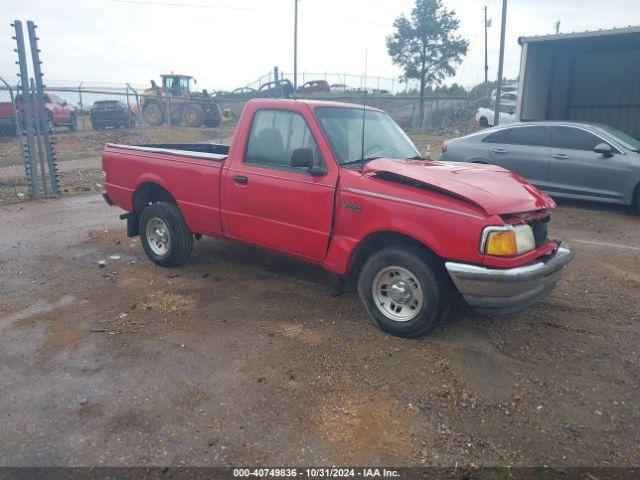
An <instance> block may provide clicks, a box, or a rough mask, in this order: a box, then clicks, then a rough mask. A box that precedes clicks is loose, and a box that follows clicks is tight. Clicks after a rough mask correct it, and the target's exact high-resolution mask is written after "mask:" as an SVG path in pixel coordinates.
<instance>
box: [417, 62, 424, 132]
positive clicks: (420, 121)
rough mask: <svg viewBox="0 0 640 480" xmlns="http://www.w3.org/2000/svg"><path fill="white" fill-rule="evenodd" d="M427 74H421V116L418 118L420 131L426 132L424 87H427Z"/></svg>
mask: <svg viewBox="0 0 640 480" xmlns="http://www.w3.org/2000/svg"><path fill="white" fill-rule="evenodd" d="M424 77H425V75H424V72H423V73H422V75H421V76H420V112H419V114H420V117H419V120H418V127H419V129H420V133H424V89H425V78H424Z"/></svg>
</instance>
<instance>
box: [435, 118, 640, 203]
mask: <svg viewBox="0 0 640 480" xmlns="http://www.w3.org/2000/svg"><path fill="white" fill-rule="evenodd" d="M441 150H442V153H441V154H440V160H442V161H448V162H473V163H491V164H494V165H500V166H501V167H504V168H506V169H508V170H511V171H513V172H515V173H517V174H518V175H520V176H521V177H524V178H525V179H527V180H528V181H529V182H531V183H532V184H534V185H535V186H536V187H538V188H540V189H541V190H544V191H546V192H547V193H548V194H549V195H551V196H556V197H565V198H576V199H586V200H596V201H601V202H609V203H620V204H624V205H632V206H634V207H635V208H636V210H637V211H639V212H640V153H639V152H640V141H639V140H637V139H636V138H633V137H632V136H630V135H627V134H626V133H624V132H621V131H619V130H616V129H615V128H612V127H608V126H605V125H597V124H589V123H576V122H558V121H555V122H535V123H513V124H510V125H507V126H504V127H502V126H501V127H496V128H490V129H487V130H482V131H480V132H476V133H472V134H471V135H467V136H465V137H460V138H455V139H451V140H447V141H445V142H444V144H443V145H442V149H441Z"/></svg>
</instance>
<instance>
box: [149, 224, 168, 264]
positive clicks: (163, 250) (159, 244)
mask: <svg viewBox="0 0 640 480" xmlns="http://www.w3.org/2000/svg"><path fill="white" fill-rule="evenodd" d="M147 242H148V243H149V248H151V251H152V252H153V253H155V254H156V255H160V256H163V255H166V254H167V252H168V251H169V248H170V247H171V237H170V236H169V228H168V227H167V224H166V223H164V221H162V220H161V219H159V218H158V217H153V218H152V219H151V220H149V221H148V222H147Z"/></svg>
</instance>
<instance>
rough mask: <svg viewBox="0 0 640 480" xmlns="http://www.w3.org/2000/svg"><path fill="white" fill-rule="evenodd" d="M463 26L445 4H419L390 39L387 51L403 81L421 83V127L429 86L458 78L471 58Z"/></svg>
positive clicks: (434, 0)
mask: <svg viewBox="0 0 640 480" xmlns="http://www.w3.org/2000/svg"><path fill="white" fill-rule="evenodd" d="M459 25H460V22H459V21H458V19H457V18H456V14H455V10H447V9H446V8H445V7H444V5H443V4H442V1H441V0H416V5H415V7H414V8H413V10H412V11H411V15H410V17H409V18H407V17H406V16H405V15H404V14H403V15H400V16H399V17H398V18H396V19H395V20H394V22H393V27H394V29H395V31H394V32H393V33H392V34H391V35H389V36H387V51H388V52H389V55H390V56H391V60H392V61H393V63H394V64H396V65H399V66H400V67H402V69H403V70H404V75H403V76H402V79H403V80H405V81H406V80H409V79H415V80H418V81H419V82H420V120H419V124H420V126H421V127H422V122H423V119H424V96H425V89H426V86H427V85H432V84H433V85H436V86H437V85H440V83H441V82H442V80H444V79H445V78H446V77H450V76H452V75H455V73H456V70H455V68H454V66H455V65H457V64H459V63H460V62H461V61H462V59H463V58H464V56H465V55H466V54H467V48H468V47H469V42H468V41H467V40H465V39H463V38H462V37H460V36H459V35H458V34H457V33H456V32H457V30H458V27H459Z"/></svg>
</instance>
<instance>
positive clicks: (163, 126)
mask: <svg viewBox="0 0 640 480" xmlns="http://www.w3.org/2000/svg"><path fill="white" fill-rule="evenodd" d="M270 93H274V92H270ZM268 94H269V92H268V93H267V94H264V96H268ZM204 95H205V96H202V97H196V98H193V97H187V98H185V97H184V96H170V95H169V96H167V95H163V96H162V101H161V102H160V103H159V105H160V108H159V109H156V111H155V113H156V114H158V115H159V117H153V115H151V113H152V112H150V110H149V109H148V105H149V104H150V101H152V100H157V96H156V95H154V94H153V92H150V91H149V90H148V89H145V88H141V87H132V86H130V85H128V84H124V85H122V86H109V87H100V86H92V85H88V84H80V85H77V86H74V85H56V86H53V87H51V86H49V87H48V88H47V89H46V101H47V111H48V112H49V114H50V116H51V123H50V125H51V129H52V131H53V133H54V135H55V139H56V146H55V148H56V151H57V162H58V172H59V176H60V181H61V186H60V189H61V192H62V193H65V192H66V193H69V192H78V191H85V192H88V191H101V190H102V174H101V171H100V157H101V152H102V149H103V147H104V145H105V144H106V143H117V144H143V143H156V144H157V143H200V142H203V143H207V142H212V143H224V144H229V143H230V142H231V139H232V137H233V132H234V129H235V125H236V122H237V119H238V117H239V116H240V114H241V112H242V109H243V108H244V105H245V104H246V102H247V101H248V100H249V99H250V98H254V97H256V96H258V95H259V93H257V92H253V91H248V92H244V93H240V94H232V93H224V92H217V93H213V94H208V93H205V94H204ZM15 96H16V87H15V86H8V85H4V86H2V85H1V84H0V202H3V201H12V200H15V199H20V198H26V195H25V191H26V190H25V184H26V182H25V169H24V161H23V156H22V152H21V144H20V141H19V140H20V139H19V135H20V125H19V121H18V122H17V123H16V116H15V112H16V111H17V112H18V113H19V108H20V107H18V108H17V109H16V105H15ZM261 96H262V95H261ZM273 96H275V95H273ZM297 98H309V99H316V100H320V99H322V100H332V101H339V102H348V103H355V104H362V103H363V102H366V103H367V105H369V106H372V107H375V108H379V109H381V110H384V111H386V112H388V113H389V114H390V115H391V117H392V118H394V120H395V121H396V122H397V123H398V124H399V125H400V126H401V127H402V128H403V129H404V130H405V131H406V132H407V133H408V134H410V135H411V136H412V138H413V139H414V141H415V142H416V144H417V145H418V147H419V148H420V149H421V150H422V151H423V153H427V154H431V156H432V157H433V156H436V157H437V151H438V150H439V143H440V142H441V141H442V139H443V138H446V137H451V136H459V135H464V134H466V133H468V132H470V131H472V130H474V129H476V128H477V124H476V122H475V119H474V115H475V111H476V110H477V107H478V105H477V104H476V103H477V102H476V101H473V100H470V99H469V98H468V97H428V98H426V99H425V106H424V118H423V119H422V121H420V118H419V117H420V115H419V112H420V101H419V98H418V97H417V96H412V95H406V94H397V95H393V94H390V93H383V92H381V91H377V92H374V91H371V92H367V93H366V95H365V92H364V91H353V92H338V93H333V92H329V93H317V94H308V95H302V94H299V95H297ZM196 100H197V101H196ZM194 103H200V104H201V105H204V109H208V108H209V107H208V106H209V105H210V104H215V105H216V106H217V109H218V112H219V114H220V119H219V121H214V122H210V121H208V120H207V118H208V117H207V115H209V112H208V111H207V112H204V116H202V114H203V112H202V111H201V110H203V108H194V109H193V111H190V110H189V109H185V106H188V105H190V104H194ZM187 110H189V111H187ZM185 112H186V113H185ZM191 114H192V115H193V116H192V117H190V116H189V115H191ZM201 117H202V118H201ZM196 124H197V125H196ZM188 125H190V126H188Z"/></svg>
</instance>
